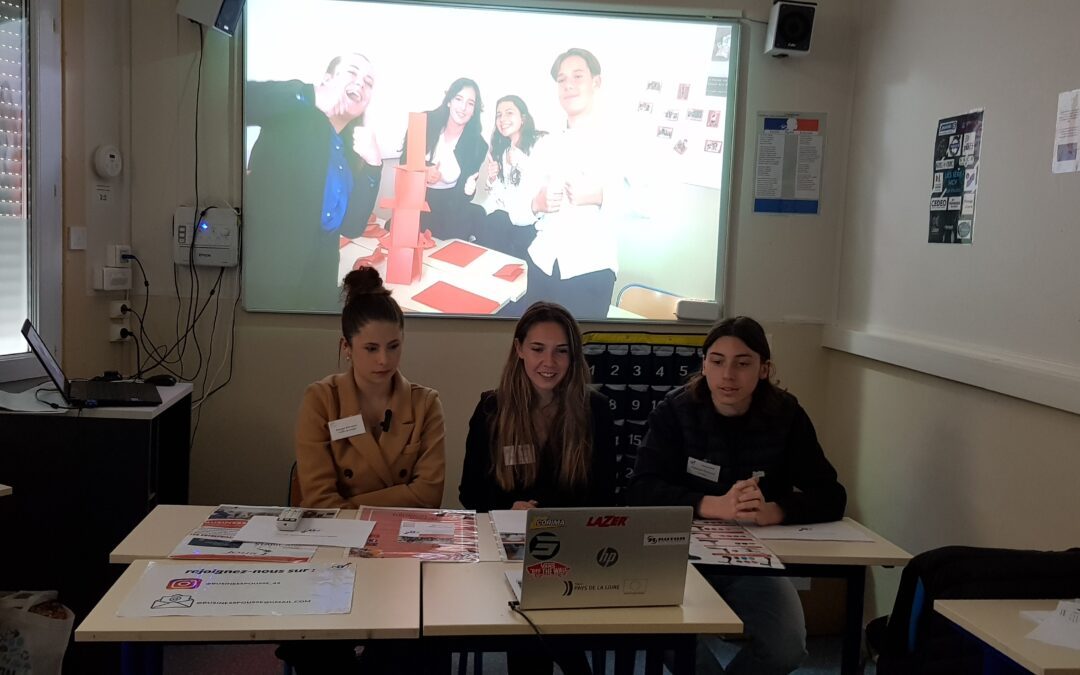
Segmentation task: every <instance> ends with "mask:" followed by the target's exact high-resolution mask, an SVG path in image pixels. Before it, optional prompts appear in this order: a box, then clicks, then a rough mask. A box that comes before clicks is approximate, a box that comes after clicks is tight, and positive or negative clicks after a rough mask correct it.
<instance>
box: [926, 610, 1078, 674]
mask: <svg viewBox="0 0 1080 675" xmlns="http://www.w3.org/2000/svg"><path fill="white" fill-rule="evenodd" d="M1057 603H1058V601H1057V600H935V601H934V610H935V611H937V613H938V614H941V615H942V616H944V617H945V618H947V619H949V620H950V621H952V622H953V623H955V624H956V625H958V626H960V627H961V628H963V629H964V630H966V631H967V632H969V633H971V634H972V635H974V636H975V637H977V638H979V639H980V640H982V641H983V642H985V643H986V644H988V645H990V646H991V647H993V648H994V649H996V650H998V651H999V652H1001V653H1002V654H1004V655H1006V656H1008V657H1009V658H1010V659H1012V660H1013V661H1016V662H1017V663H1019V664H1020V665H1021V666H1023V667H1024V668H1027V669H1028V670H1029V671H1031V672H1033V673H1038V674H1039V675H1066V674H1069V675H1080V651H1077V650H1075V649H1068V648H1066V647H1057V646H1054V645H1048V644H1046V643H1043V642H1039V641H1037V640H1029V639H1028V638H1027V637H1025V636H1026V635H1027V634H1028V633H1030V632H1031V631H1033V630H1035V625H1036V624H1035V623H1033V622H1031V621H1028V620H1027V619H1024V618H1023V617H1021V616H1020V612H1021V610H1046V611H1050V610H1053V609H1054V608H1055V607H1057Z"/></svg>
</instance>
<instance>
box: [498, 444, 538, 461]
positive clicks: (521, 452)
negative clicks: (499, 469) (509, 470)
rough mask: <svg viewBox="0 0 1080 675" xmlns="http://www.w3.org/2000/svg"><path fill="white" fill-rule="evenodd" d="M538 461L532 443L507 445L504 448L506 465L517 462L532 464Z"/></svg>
mask: <svg viewBox="0 0 1080 675" xmlns="http://www.w3.org/2000/svg"><path fill="white" fill-rule="evenodd" d="M535 461H536V453H535V452H533V447H532V446H531V445H519V446H517V447H516V448H515V447H513V446H511V445H507V446H506V447H504V448H503V463H504V464H506V466H514V465H517V464H532V463H533V462H535Z"/></svg>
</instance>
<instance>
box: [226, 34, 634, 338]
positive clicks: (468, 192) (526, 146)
mask: <svg viewBox="0 0 1080 675" xmlns="http://www.w3.org/2000/svg"><path fill="white" fill-rule="evenodd" d="M550 76H551V79H552V81H553V82H554V83H555V88H556V95H557V97H558V100H559V104H560V106H561V108H562V109H563V112H564V113H565V114H566V118H565V124H564V128H563V129H561V130H559V131H554V130H552V132H551V133H546V132H544V131H543V130H540V129H537V126H536V120H535V118H534V117H533V115H532V113H531V112H530V111H529V107H528V105H527V104H526V102H525V101H524V100H523V99H522V98H521V97H520V96H518V95H516V94H513V93H508V94H506V95H504V96H502V97H501V98H499V99H498V101H497V102H496V106H495V129H494V131H493V132H492V134H491V137H490V142H489V141H488V140H486V139H485V138H484V137H483V133H482V124H481V113H482V112H483V109H484V104H483V98H482V96H481V91H480V85H479V84H478V83H477V82H476V81H475V80H472V79H470V78H467V77H461V78H458V79H456V80H454V81H453V82H451V83H450V86H449V87H447V89H446V91H445V93H444V96H443V98H442V101H441V103H440V104H439V105H438V106H436V107H435V108H433V109H432V110H429V111H427V126H426V138H425V143H424V152H425V157H424V163H425V166H426V184H427V195H426V200H427V203H428V205H429V207H430V212H424V213H422V214H421V230H430V231H431V234H432V236H433V237H435V238H437V239H462V240H465V241H471V242H475V243H477V244H480V245H482V246H486V247H487V248H490V249H493V250H497V251H500V252H503V253H507V254H509V255H511V256H514V257H516V258H520V259H522V260H525V261H526V262H527V263H528V290H527V292H526V295H525V296H524V297H523V298H521V299H520V300H519V301H517V302H515V303H511V305H509V306H508V307H506V308H504V310H503V314H504V315H509V316H515V317H516V316H520V315H521V313H522V312H523V311H524V310H525V309H526V308H527V307H528V306H529V305H531V304H532V303H533V302H535V301H536V300H539V299H543V298H558V299H559V300H560V301H562V302H563V304H564V305H565V306H566V307H567V308H568V309H569V310H570V311H571V312H572V313H573V314H575V315H576V316H578V317H580V318H592V319H595V318H604V317H606V316H607V313H608V310H609V307H610V303H611V297H612V292H613V290H614V287H615V276H616V271H617V269H618V250H617V229H616V225H617V217H618V214H617V211H618V210H620V209H621V208H622V206H621V205H622V204H624V203H625V200H624V199H623V198H622V196H621V194H620V193H622V192H623V191H624V188H625V180H623V179H620V176H621V171H620V169H623V168H625V167H621V166H620V162H619V160H618V152H617V150H618V148H619V144H618V143H617V142H616V141H615V139H613V138H611V133H610V130H609V129H608V127H607V125H605V124H604V123H603V121H602V120H600V119H598V117H599V116H598V114H597V105H596V102H597V95H598V93H599V91H600V88H601V83H602V79H601V66H600V62H599V60H598V59H597V58H596V56H595V55H594V54H593V53H592V52H590V51H588V50H587V49H582V48H578V47H574V48H571V49H568V50H566V51H565V52H563V53H561V54H559V55H558V56H557V57H556V58H555V61H554V62H553V64H552V67H551V70H550ZM376 82H377V80H376V74H375V68H374V66H373V65H372V63H371V61H370V60H369V59H368V58H367V57H366V56H364V55H362V54H358V53H350V54H344V55H342V56H339V57H337V58H335V59H333V60H332V61H331V62H330V64H329V65H328V67H327V69H326V72H325V73H324V74H323V75H322V78H321V80H320V81H319V82H318V83H316V84H308V83H305V82H300V81H297V80H293V81H289V82H273V81H267V82H248V83H247V87H246V96H247V100H246V106H245V110H246V115H247V124H248V125H251V126H258V127H260V130H259V135H258V138H257V139H256V141H255V143H254V144H253V146H252V150H251V155H250V158H249V160H248V170H247V187H246V190H247V192H248V194H249V195H250V199H249V202H250V204H251V206H250V208H249V209H248V214H247V216H248V219H249V220H250V221H251V222H253V223H255V224H256V225H255V226H256V227H259V228H260V229H261V232H260V235H259V236H257V237H254V238H251V239H250V241H249V242H245V244H246V245H248V246H249V251H248V253H249V255H247V256H246V258H245V265H246V266H247V274H248V275H249V279H250V281H249V283H248V286H249V288H251V287H254V288H255V289H256V290H257V291H258V290H259V289H262V290H261V292H264V293H266V294H267V296H268V297H274V298H275V302H280V303H285V304H286V305H287V306H288V307H289V308H290V309H297V310H303V309H327V308H328V303H329V304H330V305H331V306H332V305H333V303H334V302H336V299H337V285H338V278H337V270H338V251H339V245H338V241H339V237H341V236H344V237H347V238H355V237H358V236H360V235H361V234H362V233H363V232H364V229H365V227H366V225H367V221H368V218H369V217H370V216H371V213H372V210H373V209H374V206H375V202H376V199H377V196H378V193H379V189H380V185H381V176H382V164H383V156H382V155H383V153H382V150H381V149H380V148H379V144H378V142H377V140H376V138H375V136H374V134H373V131H372V130H371V128H370V127H368V126H366V125H365V123H364V115H365V112H366V111H367V108H368V105H369V104H370V102H371V99H372V96H373V92H374V90H375V88H376ZM407 159H408V145H407V144H406V143H404V142H403V143H402V150H401V158H400V161H401V163H402V164H404V163H405V162H406V160H407ZM388 227H390V228H392V227H393V221H392V220H391V221H390V223H388ZM285 261H289V264H284V262H285Z"/></svg>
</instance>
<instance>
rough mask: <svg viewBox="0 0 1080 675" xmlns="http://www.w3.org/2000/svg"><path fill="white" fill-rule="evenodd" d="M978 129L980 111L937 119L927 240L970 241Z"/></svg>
mask: <svg viewBox="0 0 1080 675" xmlns="http://www.w3.org/2000/svg"><path fill="white" fill-rule="evenodd" d="M982 128H983V111H982V110H977V111H974V112H969V113H967V114H965V115H956V116H955V117H946V118H945V119H943V120H941V121H939V122H938V125H937V137H936V138H935V140H934V173H933V180H932V181H931V184H930V236H929V238H928V239H927V241H929V242H930V243H931V244H970V243H971V240H972V235H973V234H974V231H975V197H976V195H977V194H978V191H979V151H980V148H981V146H982Z"/></svg>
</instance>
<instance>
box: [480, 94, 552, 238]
mask: <svg viewBox="0 0 1080 675" xmlns="http://www.w3.org/2000/svg"><path fill="white" fill-rule="evenodd" d="M546 135H547V132H545V131H539V130H538V129H537V128H536V120H535V119H534V118H533V115H532V113H531V112H529V107H528V106H527V105H526V104H525V101H524V100H522V98H521V97H520V96H516V95H514V94H510V95H507V96H503V97H502V98H500V99H499V101H498V103H497V104H496V106H495V131H494V132H492V134H491V153H490V154H489V155H488V157H487V163H486V166H485V168H484V169H483V170H481V175H484V176H486V179H485V180H484V181H483V185H484V187H486V188H487V189H486V190H479V191H478V192H477V195H476V199H475V200H474V201H475V202H476V203H477V204H480V205H481V206H483V207H484V211H485V212H486V214H487V215H486V217H485V216H482V215H481V216H480V217H481V218H483V220H481V221H479V227H478V229H477V231H476V241H477V243H478V244H482V245H484V246H487V247H488V248H492V249H495V250H496V251H502V252H503V253H507V254H509V255H512V256H514V257H515V258H522V259H524V258H525V255H526V252H527V251H528V250H529V244H531V243H532V240H533V239H535V238H536V227H535V226H534V223H536V214H534V213H533V212H532V194H531V193H529V191H528V188H527V187H524V186H525V185H526V184H525V183H524V182H523V178H524V177H525V176H526V175H527V174H528V172H529V163H530V161H531V159H532V153H533V150H534V149H535V148H536V147H537V146H538V145H539V144H540V143H541V139H543V137H544V136H546Z"/></svg>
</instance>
